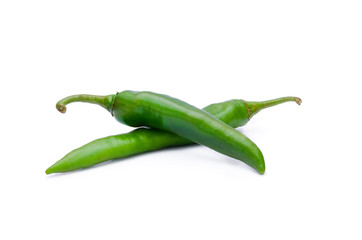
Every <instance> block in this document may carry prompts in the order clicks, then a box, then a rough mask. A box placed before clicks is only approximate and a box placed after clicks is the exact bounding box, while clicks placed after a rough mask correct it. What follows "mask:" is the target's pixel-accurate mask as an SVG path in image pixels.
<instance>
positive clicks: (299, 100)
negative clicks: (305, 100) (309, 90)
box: [295, 97, 302, 105]
mask: <svg viewBox="0 0 362 240" xmlns="http://www.w3.org/2000/svg"><path fill="white" fill-rule="evenodd" d="M295 102H296V103H297V104H298V105H300V104H301V103H302V99H300V98H299V97H296V98H295Z"/></svg>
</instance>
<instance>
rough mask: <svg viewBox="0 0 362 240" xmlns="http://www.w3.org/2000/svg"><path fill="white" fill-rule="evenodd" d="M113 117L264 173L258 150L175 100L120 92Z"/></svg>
mask: <svg viewBox="0 0 362 240" xmlns="http://www.w3.org/2000/svg"><path fill="white" fill-rule="evenodd" d="M111 112H112V113H113V115H114V117H115V118H116V119H117V120H118V121H120V122H122V123H124V124H126V125H129V126H132V127H141V126H147V127H152V128H156V129H160V130H165V131H169V132H172V133H175V134H177V135H179V136H181V137H184V138H186V139H189V140H191V141H192V142H196V143H198V144H201V145H204V146H207V147H209V148H211V149H214V150H215V151H217V152H220V153H222V154H225V155H227V156H229V157H232V158H236V159H239V160H241V161H243V162H244V163H246V164H248V165H249V166H251V167H252V168H254V169H256V170H257V171H258V172H259V173H260V174H263V173H264V171H265V163H264V157H263V154H262V153H261V151H260V149H259V148H258V147H257V146H256V145H255V143H253V142H252V141H251V140H250V139H249V138H247V137H246V136H245V135H243V134H242V133H240V132H238V131H236V130H235V129H233V128H232V127H231V126H229V125H227V124H226V123H224V122H222V121H221V120H219V119H217V118H216V117H214V116H212V115H211V114H210V113H207V112H206V111H203V110H200V109H198V108H196V107H194V106H192V105H190V104H188V103H186V102H183V101H181V100H179V99H176V98H173V97H170V96H167V95H162V94H157V93H153V92H134V91H123V92H121V93H118V94H117V95H116V96H115V98H114V103H113V111H112V110H111Z"/></svg>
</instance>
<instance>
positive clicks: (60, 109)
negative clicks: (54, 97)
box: [56, 104, 67, 113]
mask: <svg viewBox="0 0 362 240" xmlns="http://www.w3.org/2000/svg"><path fill="white" fill-rule="evenodd" d="M56 108H57V110H58V111H59V112H61V113H65V112H66V111H67V108H66V107H65V105H63V104H57V105H56Z"/></svg>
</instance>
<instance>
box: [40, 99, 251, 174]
mask: <svg viewBox="0 0 362 240" xmlns="http://www.w3.org/2000/svg"><path fill="white" fill-rule="evenodd" d="M204 110H205V111H207V112H209V113H210V114H212V115H214V116H215V117H216V118H218V119H220V120H221V121H223V122H225V123H226V124H229V125H230V126H231V127H234V128H236V127H240V126H244V125H245V124H246V123H247V122H248V120H249V118H248V110H247V107H246V106H245V104H244V101H242V100H230V101H226V102H221V103H217V104H211V105H209V106H207V107H205V108H204ZM188 144H194V142H192V141H190V140H187V139H185V138H182V137H180V136H178V135H175V134H173V133H170V132H166V131H161V130H156V129H146V128H139V129H136V130H134V131H132V132H129V133H126V134H119V135H115V136H109V137H105V138H100V139H97V140H94V141H92V142H90V143H88V144H86V145H84V146H82V147H80V148H77V149H75V150H73V151H71V152H70V153H68V154H67V155H65V156H64V157H63V158H62V159H60V160H59V161H57V162H56V163H55V164H54V165H52V166H51V167H49V168H48V169H47V170H46V173H47V174H51V173H58V172H69V171H74V170H77V169H81V168H87V167H90V166H93V165H96V164H99V163H102V162H105V161H108V160H112V159H119V158H123V157H127V156H132V155H135V154H139V153H143V152H149V151H154V150H157V149H162V148H166V147H172V146H182V145H188Z"/></svg>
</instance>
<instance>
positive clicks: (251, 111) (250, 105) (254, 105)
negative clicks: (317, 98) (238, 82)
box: [243, 97, 302, 119]
mask: <svg viewBox="0 0 362 240" xmlns="http://www.w3.org/2000/svg"><path fill="white" fill-rule="evenodd" d="M243 102H244V104H245V106H246V107H247V109H248V118H249V119H250V118H252V117H253V116H254V115H255V114H256V113H258V112H259V111H260V110H262V109H265V108H268V107H272V106H275V105H278V104H281V103H285V102H296V103H297V104H298V105H300V104H301V103H302V99H300V98H298V97H282V98H276V99H272V100H268V101H262V102H247V101H243Z"/></svg>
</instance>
